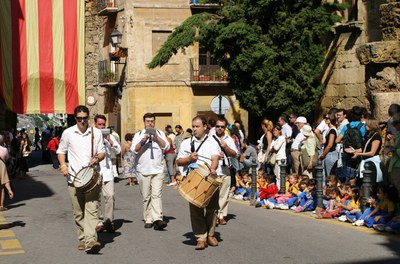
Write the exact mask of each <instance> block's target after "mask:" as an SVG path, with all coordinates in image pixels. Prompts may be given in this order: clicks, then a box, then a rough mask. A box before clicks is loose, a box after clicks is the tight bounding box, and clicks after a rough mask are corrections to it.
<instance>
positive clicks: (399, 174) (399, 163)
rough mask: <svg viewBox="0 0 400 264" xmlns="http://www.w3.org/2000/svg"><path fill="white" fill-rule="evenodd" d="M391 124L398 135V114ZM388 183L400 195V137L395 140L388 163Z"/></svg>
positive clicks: (399, 123) (399, 119) (399, 127)
mask: <svg viewBox="0 0 400 264" xmlns="http://www.w3.org/2000/svg"><path fill="white" fill-rule="evenodd" d="M392 124H393V126H394V127H395V129H396V130H397V133H400V113H396V114H394V115H393V117H392ZM388 172H389V177H390V182H391V183H392V184H393V185H394V186H395V187H396V189H397V191H399V193H400V137H399V136H398V137H397V138H396V140H395V144H394V150H393V155H392V158H391V159H390V162H389V167H388Z"/></svg>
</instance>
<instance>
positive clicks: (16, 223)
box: [0, 221, 26, 230]
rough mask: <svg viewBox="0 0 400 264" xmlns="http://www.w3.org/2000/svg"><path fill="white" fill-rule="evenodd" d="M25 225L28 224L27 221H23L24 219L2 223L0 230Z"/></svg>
mask: <svg viewBox="0 0 400 264" xmlns="http://www.w3.org/2000/svg"><path fill="white" fill-rule="evenodd" d="M25 225H26V223H25V222H22V221H14V222H12V223H7V224H0V230H2V229H9V228H13V227H15V226H21V227H24V226H25Z"/></svg>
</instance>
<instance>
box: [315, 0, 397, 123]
mask: <svg viewBox="0 0 400 264" xmlns="http://www.w3.org/2000/svg"><path fill="white" fill-rule="evenodd" d="M347 2H349V9H348V10H346V12H344V13H343V20H342V23H340V24H338V25H335V27H334V28H333V29H334V34H333V39H332V41H331V42H330V46H329V49H328V52H327V55H326V57H327V59H326V62H325V65H324V69H325V72H324V76H323V79H322V81H323V83H324V84H325V87H326V90H325V94H324V96H323V98H322V99H321V102H320V106H321V108H322V111H321V113H320V114H322V112H324V111H326V110H327V109H329V108H331V107H338V108H344V109H350V108H351V107H353V106H355V105H358V106H365V107H367V109H369V110H370V111H371V112H372V113H373V115H374V117H375V118H377V119H378V120H379V121H381V122H383V121H386V119H387V109H388V107H389V105H390V104H392V103H400V67H399V65H400V56H399V54H400V38H399V36H400V33H399V32H400V31H399V30H400V22H399V21H400V11H399V10H400V1H393V0H374V1H367V0H356V1H347ZM352 3H353V5H352Z"/></svg>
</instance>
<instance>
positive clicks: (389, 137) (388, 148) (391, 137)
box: [382, 104, 400, 167]
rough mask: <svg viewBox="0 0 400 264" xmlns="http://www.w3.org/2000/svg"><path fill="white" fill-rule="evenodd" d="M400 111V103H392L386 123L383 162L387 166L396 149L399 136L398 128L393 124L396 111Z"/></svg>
mask: <svg viewBox="0 0 400 264" xmlns="http://www.w3.org/2000/svg"><path fill="white" fill-rule="evenodd" d="M399 112H400V105H399V104H391V105H390V106H389V109H388V115H389V118H388V120H387V123H386V140H385V145H384V149H383V153H382V162H383V164H384V165H385V166H386V167H387V166H388V165H389V162H390V158H391V157H392V154H393V151H394V143H395V139H396V137H397V134H398V133H397V131H396V128H395V127H394V125H393V116H394V115H395V114H396V113H399Z"/></svg>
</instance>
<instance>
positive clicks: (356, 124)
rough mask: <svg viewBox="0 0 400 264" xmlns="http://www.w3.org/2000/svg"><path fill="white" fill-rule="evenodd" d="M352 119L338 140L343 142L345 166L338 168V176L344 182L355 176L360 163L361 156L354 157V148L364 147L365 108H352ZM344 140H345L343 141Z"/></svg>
mask: <svg viewBox="0 0 400 264" xmlns="http://www.w3.org/2000/svg"><path fill="white" fill-rule="evenodd" d="M351 113H352V121H351V122H350V123H349V124H347V125H346V126H344V127H343V128H342V130H341V131H340V134H339V135H338V137H337V139H336V142H337V143H342V144H343V153H342V163H343V167H342V168H340V169H338V177H339V178H340V179H341V181H342V182H347V181H348V180H349V179H351V178H354V177H355V172H356V169H357V167H358V165H359V163H360V158H357V159H352V157H353V155H354V151H353V150H352V148H353V149H359V148H362V147H363V145H364V142H363V139H364V137H365V134H366V128H365V124H364V123H363V122H362V119H363V116H364V114H363V110H362V108H361V107H359V106H354V107H353V108H352V109H351ZM342 140H343V142H342Z"/></svg>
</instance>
